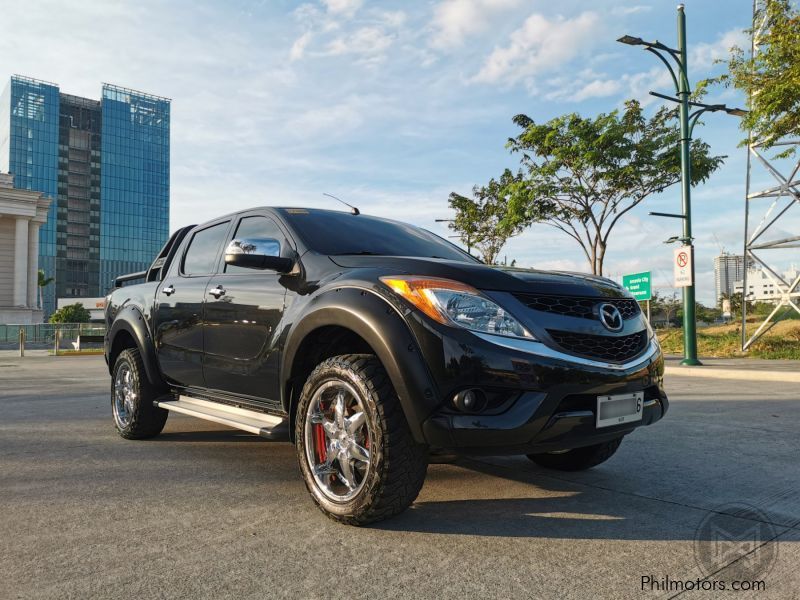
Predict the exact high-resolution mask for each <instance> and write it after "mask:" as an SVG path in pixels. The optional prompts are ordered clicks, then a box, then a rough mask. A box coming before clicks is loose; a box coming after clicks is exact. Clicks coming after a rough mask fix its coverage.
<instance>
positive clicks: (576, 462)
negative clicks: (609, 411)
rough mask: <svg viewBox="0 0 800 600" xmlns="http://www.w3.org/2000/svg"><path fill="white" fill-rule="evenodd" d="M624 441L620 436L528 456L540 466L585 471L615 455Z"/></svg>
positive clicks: (557, 469)
mask: <svg viewBox="0 0 800 600" xmlns="http://www.w3.org/2000/svg"><path fill="white" fill-rule="evenodd" d="M621 443H622V438H621V437H618V438H617V439H615V440H611V441H610V442H603V443H602V444H595V445H594V446H586V447H584V448H575V449H573V450H569V451H567V452H562V453H558V454H550V453H547V454H528V458H529V459H531V460H532V461H533V462H535V463H536V464H537V465H539V466H540V467H545V468H547V469H554V470H556V471H584V470H586V469H591V468H592V467H596V466H597V465H599V464H600V463H604V462H606V461H607V460H608V459H609V458H611V457H612V456H614V453H615V452H616V451H617V448H619V445H620V444H621Z"/></svg>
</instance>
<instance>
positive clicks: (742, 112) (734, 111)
mask: <svg viewBox="0 0 800 600" xmlns="http://www.w3.org/2000/svg"><path fill="white" fill-rule="evenodd" d="M725 112H726V113H728V114H729V115H734V116H736V117H744V116H745V115H747V111H746V110H745V109H743V108H726V109H725Z"/></svg>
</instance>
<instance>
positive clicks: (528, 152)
mask: <svg viewBox="0 0 800 600" xmlns="http://www.w3.org/2000/svg"><path fill="white" fill-rule="evenodd" d="M676 115H677V113H676V109H668V108H666V107H662V108H660V109H659V110H657V111H656V113H655V114H654V115H653V116H652V117H651V118H649V119H648V118H646V117H645V116H644V114H643V111H642V108H641V106H640V104H639V103H638V102H637V101H635V100H629V101H627V102H626V103H625V109H624V110H623V111H622V112H621V113H620V111H618V110H615V111H612V112H611V113H608V114H601V115H599V116H597V117H594V118H591V117H590V118H584V117H581V116H580V115H578V114H574V113H573V114H569V115H564V116H561V117H557V118H555V119H552V120H551V121H548V122H547V123H545V124H543V125H540V124H537V123H535V122H534V121H533V120H532V119H531V118H530V117H527V116H525V115H517V116H516V117H514V123H516V124H517V125H518V126H519V127H521V128H522V130H523V131H522V133H520V134H519V135H518V136H517V137H516V138H511V139H510V140H509V141H508V147H509V148H510V149H511V151H512V152H517V153H520V154H521V155H522V157H521V164H522V169H523V170H522V171H521V172H520V174H519V175H518V176H516V177H514V178H513V181H511V183H510V185H511V189H510V190H509V191H507V192H506V193H505V194H504V195H505V196H506V197H508V199H509V206H508V217H507V221H508V224H509V226H513V227H520V226H527V225H530V224H532V223H545V224H547V225H550V226H552V227H555V228H556V229H558V230H559V231H563V232H564V233H566V234H567V235H568V236H570V237H571V238H572V239H574V240H575V241H576V242H577V243H578V244H579V245H580V247H581V249H582V250H583V252H584V254H585V256H586V260H588V261H589V265H590V267H591V270H592V273H594V274H595V275H602V274H603V261H604V259H605V255H606V249H607V247H608V242H609V238H610V236H611V232H612V231H613V229H614V227H615V226H616V225H617V223H618V222H619V220H620V219H621V218H622V217H623V216H624V215H625V214H626V213H627V212H628V211H630V210H631V209H632V208H634V207H635V206H638V205H639V204H640V203H641V202H642V201H643V200H645V199H646V198H647V197H648V196H650V195H651V194H655V193H657V192H661V191H663V190H664V189H666V188H667V187H669V186H671V185H673V184H675V183H677V182H678V181H680V178H681V168H680V155H679V152H678V141H679V138H680V132H679V130H678V128H677V126H676V124H675V123H674V120H675V117H676ZM724 158H725V157H724V156H711V154H710V153H709V146H708V144H706V143H704V142H702V141H700V140H694V141H693V142H692V172H691V181H692V184H693V185H696V184H698V183H700V182H701V181H705V180H706V179H707V178H708V177H709V176H710V175H711V173H713V172H714V171H715V170H716V169H717V168H718V167H719V166H720V165H721V164H722V162H723V159H724Z"/></svg>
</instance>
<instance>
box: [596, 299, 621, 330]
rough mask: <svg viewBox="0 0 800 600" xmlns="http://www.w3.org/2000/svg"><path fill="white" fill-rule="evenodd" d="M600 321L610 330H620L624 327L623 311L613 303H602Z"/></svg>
mask: <svg viewBox="0 0 800 600" xmlns="http://www.w3.org/2000/svg"><path fill="white" fill-rule="evenodd" d="M600 322H601V323H602V324H603V326H604V327H605V328H606V329H608V330H609V331H620V330H621V329H622V313H621V312H619V309H618V308H617V307H616V306H614V305H613V304H608V303H605V304H601V305H600Z"/></svg>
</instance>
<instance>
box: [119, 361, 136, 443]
mask: <svg viewBox="0 0 800 600" xmlns="http://www.w3.org/2000/svg"><path fill="white" fill-rule="evenodd" d="M135 403H136V389H135V384H134V380H133V371H131V367H130V365H128V364H122V365H120V367H119V369H117V374H116V375H115V377H114V420H115V421H116V422H117V426H118V427H119V428H120V429H125V428H126V427H127V426H128V425H129V424H130V422H131V415H133V410H134V405H135Z"/></svg>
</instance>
